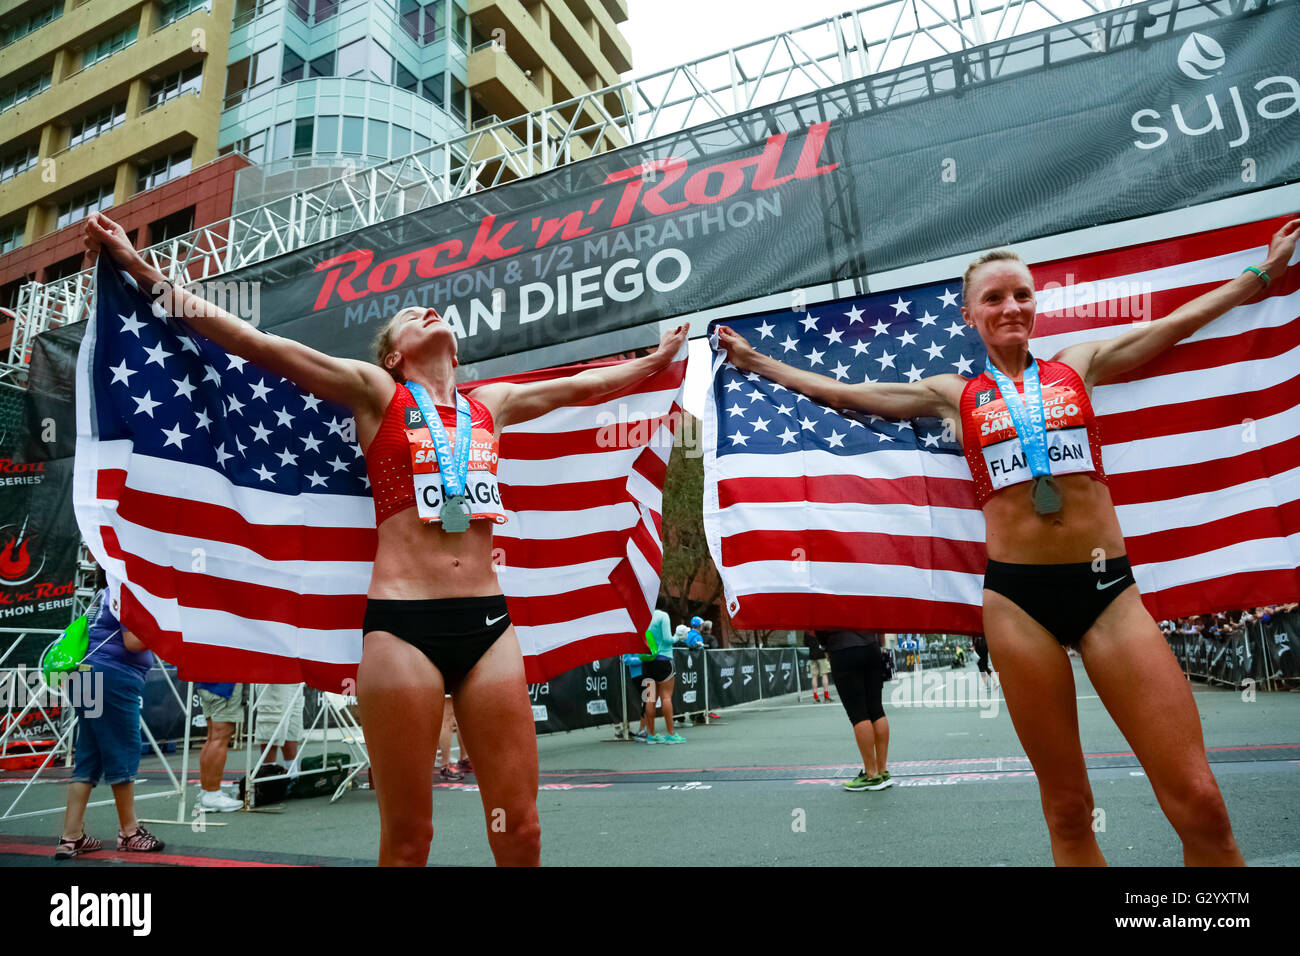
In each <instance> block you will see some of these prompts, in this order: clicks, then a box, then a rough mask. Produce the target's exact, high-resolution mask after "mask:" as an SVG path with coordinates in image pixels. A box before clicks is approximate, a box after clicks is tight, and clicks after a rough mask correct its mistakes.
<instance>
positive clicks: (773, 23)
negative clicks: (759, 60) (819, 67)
mask: <svg viewBox="0 0 1300 956" xmlns="http://www.w3.org/2000/svg"><path fill="white" fill-rule="evenodd" d="M866 3H867V0H800V2H798V3H779V2H772V0H628V20H627V22H626V23H624V24H623V25H622V29H623V35H624V36H625V37H627V41H628V43H629V44H630V45H631V47H632V72H631V73H630V74H629V77H637V76H645V75H647V74H650V73H657V72H658V71H660V70H665V69H668V68H669V67H671V66H676V65H677V64H678V63H687V62H690V61H691V60H697V59H700V58H702V57H706V56H709V55H711V54H714V53H720V52H722V51H723V50H726V49H727V48H729V47H733V46H742V45H743V44H745V43H749V42H751V41H753V40H762V39H765V38H766V37H770V36H772V35H773V34H774V33H780V32H782V31H784V30H790V29H794V28H796V27H801V26H806V25H807V24H809V23H816V22H817V21H818V20H824V19H825V18H827V17H829V16H833V15H834V14H836V13H842V12H844V11H846V10H856V9H858V8H860V7H862V6H865V5H866ZM690 347H691V358H690V363H689V364H688V365H687V368H686V393H685V396H684V399H683V401H684V404H685V406H686V410H687V411H688V412H690V413H691V414H692V415H695V416H697V417H698V416H701V415H703V414H704V394H705V391H706V390H707V389H708V384H709V347H708V344H707V342H706V340H704V339H702V338H700V339H695V340H694V341H692V342H691V346H690Z"/></svg>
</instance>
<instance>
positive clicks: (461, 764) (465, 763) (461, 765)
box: [456, 757, 474, 773]
mask: <svg viewBox="0 0 1300 956" xmlns="http://www.w3.org/2000/svg"><path fill="white" fill-rule="evenodd" d="M456 769H457V770H459V771H460V772H461V773H473V772H474V765H473V764H472V763H470V762H469V758H468V757H461V758H460V759H459V760H457V761H456Z"/></svg>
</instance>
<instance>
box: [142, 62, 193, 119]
mask: <svg viewBox="0 0 1300 956" xmlns="http://www.w3.org/2000/svg"><path fill="white" fill-rule="evenodd" d="M202 87H203V64H202V63H195V64H194V65H193V66H187V67H185V69H183V70H178V71H177V72H175V73H173V74H172V75H171V76H165V77H163V78H162V79H161V80H157V81H155V82H154V83H152V84H150V86H149V106H148V107H147V108H148V109H153V108H154V107H155V106H161V105H162V104H163V103H166V102H167V101H168V100H174V99H176V97H178V96H184V95H185V94H186V93H193V94H194V95H195V96H198V94H199V90H200V89H202Z"/></svg>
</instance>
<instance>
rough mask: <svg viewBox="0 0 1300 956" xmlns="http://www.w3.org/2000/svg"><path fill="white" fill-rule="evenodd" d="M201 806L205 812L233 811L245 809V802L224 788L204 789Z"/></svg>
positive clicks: (200, 799) (200, 797)
mask: <svg viewBox="0 0 1300 956" xmlns="http://www.w3.org/2000/svg"><path fill="white" fill-rule="evenodd" d="M199 808H200V809H201V810H203V811H204V812H205V813H232V812H234V811H235V810H242V809H244V804H243V801H241V800H236V799H235V798H234V797H230V796H227V795H226V793H225V792H224V791H222V790H204V791H203V793H202V794H201V795H200V796H199Z"/></svg>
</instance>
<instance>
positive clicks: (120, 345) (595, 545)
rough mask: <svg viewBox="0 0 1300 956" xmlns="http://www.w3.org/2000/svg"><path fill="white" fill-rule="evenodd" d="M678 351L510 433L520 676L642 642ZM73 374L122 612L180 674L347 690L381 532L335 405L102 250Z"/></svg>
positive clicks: (508, 478) (91, 536)
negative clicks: (164, 305) (183, 315)
mask: <svg viewBox="0 0 1300 956" xmlns="http://www.w3.org/2000/svg"><path fill="white" fill-rule="evenodd" d="M685 366H686V362H685V350H684V349H683V352H682V354H681V355H679V356H678V357H677V360H676V361H675V362H674V363H673V364H670V365H669V366H668V367H667V368H665V369H664V370H663V371H661V372H659V373H658V374H656V375H654V376H651V377H650V378H648V379H645V380H643V381H642V382H639V383H637V385H636V386H634V387H632V388H629V389H627V390H625V392H624V393H622V394H618V395H614V396H611V397H608V398H606V399H604V400H602V401H601V402H598V403H592V404H589V405H585V406H581V407H576V408H566V409H559V410H557V411H555V412H552V413H550V414H548V415H546V416H543V417H542V418H539V419H536V420H534V421H531V422H527V423H525V424H523V425H520V426H517V427H514V428H510V429H507V430H506V431H505V432H504V433H503V435H502V446H501V453H502V461H501V463H500V465H499V471H498V478H499V481H500V486H501V493H502V497H503V501H504V503H505V507H506V514H507V518H508V521H507V523H506V524H504V525H502V526H500V527H499V528H498V529H497V532H496V538H495V541H494V547H495V548H496V549H498V550H497V552H496V553H495V554H494V561H495V562H496V563H497V565H498V568H499V573H500V580H501V584H502V589H503V591H504V592H505V594H506V598H507V602H508V605H509V607H510V612H511V618H512V620H513V621H514V623H515V627H516V631H517V633H518V636H519V640H520V645H521V647H522V648H523V652H524V658H525V665H526V670H527V674H528V679H529V680H530V681H541V680H547V679H549V678H550V677H553V676H555V675H556V674H558V673H561V672H563V671H565V670H568V669H569V668H572V667H575V666H577V665H579V664H582V663H585V662H587V661H590V660H594V659H597V658H600V657H605V656H609V655H612V654H616V653H622V652H624V651H631V650H635V649H636V648H637V647H638V646H640V645H641V644H642V643H643V639H642V638H641V634H642V633H643V632H644V630H645V628H646V626H647V625H648V623H649V620H650V613H651V611H652V609H653V607H654V599H655V596H656V594H657V592H658V588H659V571H660V568H661V567H662V548H661V545H660V527H659V522H660V519H659V515H660V511H661V499H662V487H663V477H664V471H665V469H666V462H667V458H668V453H669V450H670V447H671V444H672V438H673V431H672V426H673V423H674V422H675V421H676V420H677V416H676V415H675V414H674V412H675V411H676V410H677V409H678V407H679V402H680V393H681V385H682V381H683V379H684V376H685ZM571 371H573V369H557V370H547V371H544V372H539V373H534V374H532V375H530V376H524V378H527V379H536V378H541V377H546V376H548V375H557V374H566V373H568V372H571ZM77 374H78V379H77V458H76V468H75V478H74V505H75V509H76V513H77V521H78V523H79V525H80V527H81V532H82V536H83V537H84V538H85V540H86V542H87V543H88V545H89V546H90V549H91V551H92V553H93V554H94V555H95V556H96V558H97V560H99V562H100V563H101V564H102V565H103V566H104V568H105V570H106V571H107V572H108V575H109V578H110V582H111V585H112V590H113V594H114V596H115V597H116V599H117V600H118V601H119V602H120V603H119V608H118V609H119V617H120V619H121V620H122V622H123V624H124V626H125V627H127V628H128V629H130V630H132V631H134V632H135V633H137V634H138V635H139V636H140V637H141V638H142V639H143V640H144V641H145V642H146V643H147V644H148V645H149V646H150V647H151V648H152V649H153V650H155V651H156V652H158V653H159V655H160V656H162V657H163V658H164V659H165V660H168V661H170V662H172V663H174V664H176V665H177V666H178V667H179V668H180V669H181V671H182V673H183V674H185V675H186V676H190V675H193V676H194V677H196V678H199V679H204V680H239V681H258V682H266V683H296V682H298V681H302V680H305V681H307V682H308V683H310V684H312V685H313V686H315V687H319V688H321V689H324V690H334V691H338V690H343V689H346V688H347V684H345V681H347V680H348V679H350V678H355V676H356V667H357V662H358V661H359V660H360V657H361V637H362V635H361V621H362V617H363V615H364V612H365V594H366V590H367V587H368V585H369V580H370V570H371V563H372V561H373V558H374V553H375V542H376V535H375V515H374V505H373V500H372V498H371V496H370V491H369V479H368V477H367V475H366V468H365V459H364V457H363V455H362V452H361V448H360V446H359V445H358V444H357V443H356V441H355V426H354V424H353V422H352V419H351V416H350V414H349V412H348V410H347V409H345V408H343V407H341V406H337V405H332V404H331V403H329V402H326V401H323V400H321V399H319V398H317V397H315V396H313V395H310V394H307V393H305V392H303V391H302V390H301V389H299V388H298V387H297V386H295V385H293V384H292V383H290V382H288V381H287V380H285V379H283V378H281V377H280V376H278V375H274V374H271V373H268V372H266V371H265V370H263V369H261V368H259V367H257V366H256V365H254V364H253V363H251V362H247V361H245V360H243V359H240V358H238V357H236V356H233V355H230V354H228V353H226V352H225V351H224V350H222V349H221V348H220V347H218V346H217V345H215V344H214V343H212V342H210V341H208V340H207V339H205V338H203V337H202V336H200V335H198V334H195V333H193V332H191V331H189V330H188V329H187V328H186V327H184V326H183V324H181V323H180V322H178V321H177V320H175V319H174V318H170V317H168V316H166V315H165V314H163V312H162V309H161V307H159V306H157V305H156V304H154V303H152V302H151V301H150V300H149V298H148V297H147V296H146V295H145V294H144V293H143V292H142V291H141V290H140V289H139V288H138V287H137V286H136V283H135V282H134V280H132V279H131V278H130V277H129V276H126V275H125V274H124V273H122V272H120V271H119V270H118V269H117V268H116V267H114V266H112V265H111V264H110V263H109V260H108V257H106V256H104V257H101V259H100V264H99V267H98V269H97V272H96V311H95V318H94V320H93V321H92V322H91V323H90V328H89V329H88V331H87V333H86V336H85V338H84V340H83V342H82V347H81V351H80V353H79V355H78V363H77ZM461 387H462V389H463V390H468V388H469V386H461ZM619 416H621V419H620V417H619ZM637 418H641V419H644V421H643V422H642V427H639V428H638V427H632V428H628V427H624V428H621V429H620V428H617V427H615V428H610V427H608V422H610V421H619V420H622V421H624V422H626V421H627V420H628V419H637ZM602 426H605V427H602ZM512 456H513V457H512ZM577 479H580V480H577Z"/></svg>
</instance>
